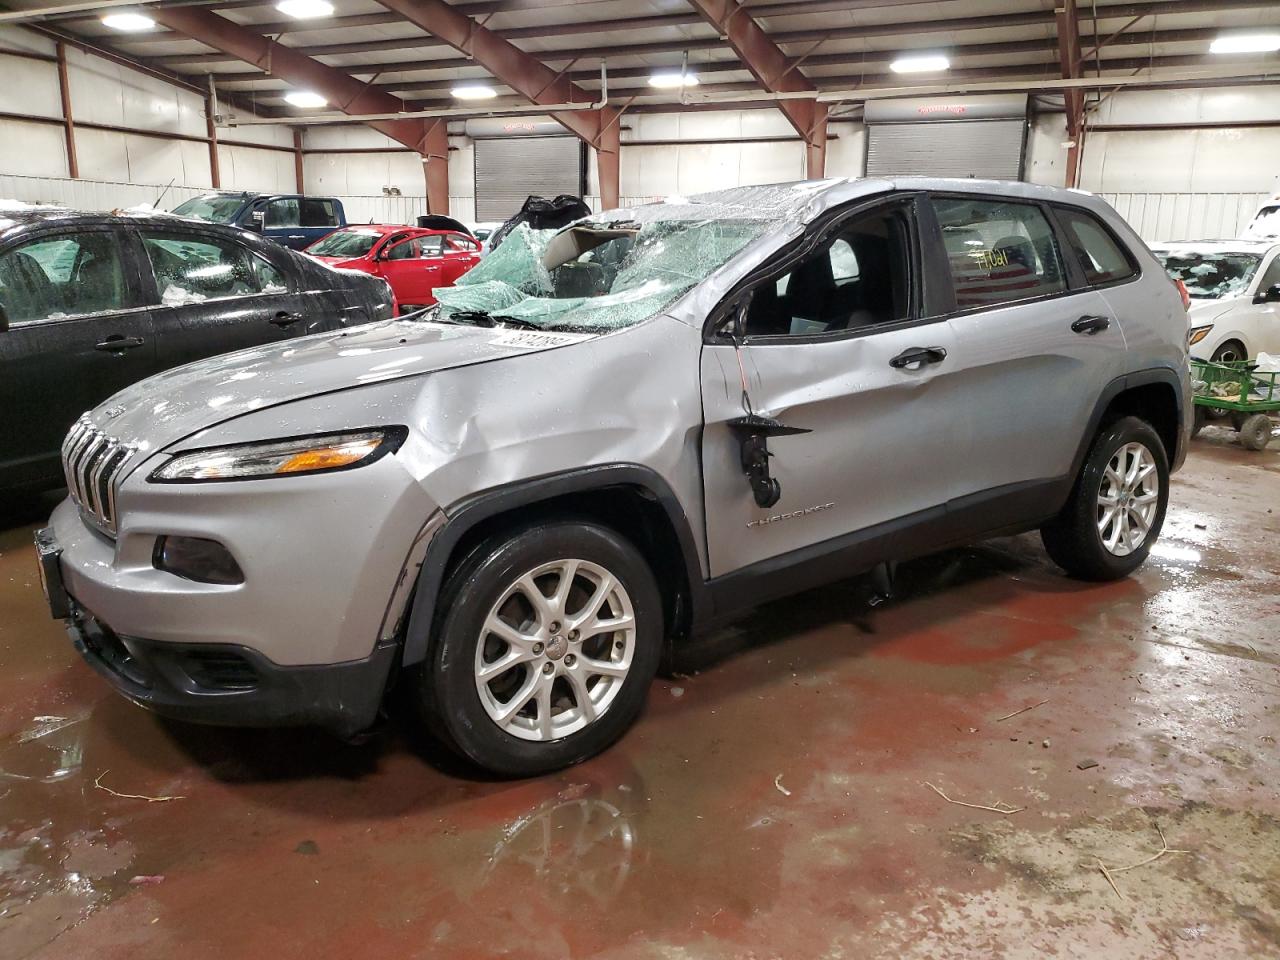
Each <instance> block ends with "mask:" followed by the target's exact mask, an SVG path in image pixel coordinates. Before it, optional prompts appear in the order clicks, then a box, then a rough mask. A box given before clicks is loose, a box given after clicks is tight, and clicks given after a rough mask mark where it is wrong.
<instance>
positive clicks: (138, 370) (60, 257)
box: [0, 227, 157, 486]
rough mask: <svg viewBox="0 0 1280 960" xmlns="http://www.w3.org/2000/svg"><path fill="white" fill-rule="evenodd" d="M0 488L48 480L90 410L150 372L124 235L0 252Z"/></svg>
mask: <svg viewBox="0 0 1280 960" xmlns="http://www.w3.org/2000/svg"><path fill="white" fill-rule="evenodd" d="M0 303H3V306H4V309H5V314H6V316H7V318H8V328H7V329H0V407H2V408H3V414H2V416H3V420H2V421H0V423H2V424H3V426H2V427H0V486H23V485H27V484H33V485H35V484H43V483H47V482H56V480H57V478H58V476H59V475H60V471H59V448H60V447H61V445H62V440H63V438H64V437H65V436H66V433H67V431H68V430H69V429H70V427H71V425H72V424H73V423H74V422H75V421H76V419H77V418H78V417H79V416H80V414H81V413H84V412H85V411H86V410H89V409H91V408H93V407H95V406H97V405H98V404H100V403H101V402H102V401H104V400H106V399H107V398H108V397H109V396H111V395H112V394H113V393H115V392H116V391H117V390H120V389H122V388H124V387H126V386H128V385H129V384H131V383H133V382H135V381H137V380H141V379H142V378H144V377H146V376H148V375H150V374H151V373H154V372H155V371H156V369H157V354H156V344H155V337H154V335H153V330H152V325H151V318H150V317H149V315H148V313H147V310H146V308H145V306H143V297H142V295H141V281H140V277H139V271H138V265H137V257H136V252H135V250H134V247H133V245H132V238H131V237H130V236H129V235H128V233H127V231H126V232H117V231H113V230H111V229H110V228H105V227H104V228H98V229H69V230H58V231H53V232H50V233H46V234H42V235H41V236H39V237H36V238H33V239H28V240H25V241H23V242H20V243H17V244H15V245H13V246H11V247H9V248H8V249H6V250H4V251H3V252H2V253H0Z"/></svg>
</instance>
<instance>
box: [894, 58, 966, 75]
mask: <svg viewBox="0 0 1280 960" xmlns="http://www.w3.org/2000/svg"><path fill="white" fill-rule="evenodd" d="M950 68H951V61H950V60H948V59H947V58H946V57H944V56H942V55H940V54H928V55H926V56H909V57H899V58H898V59H897V60H895V61H893V63H891V64H889V69H890V70H892V71H893V72H894V73H937V72H938V71H940V70H948V69H950Z"/></svg>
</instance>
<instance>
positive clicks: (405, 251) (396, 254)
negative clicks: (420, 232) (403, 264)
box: [386, 239, 421, 260]
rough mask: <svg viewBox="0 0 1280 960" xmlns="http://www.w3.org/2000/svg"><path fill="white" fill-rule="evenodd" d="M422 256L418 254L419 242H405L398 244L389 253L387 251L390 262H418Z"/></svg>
mask: <svg viewBox="0 0 1280 960" xmlns="http://www.w3.org/2000/svg"><path fill="white" fill-rule="evenodd" d="M419 256H421V254H419V253H418V241H417V240H412V239H410V240H403V241H401V242H400V243H397V244H396V245H395V246H393V247H392V248H391V249H390V250H389V251H387V256H386V259H388V260H416V259H417V258H418V257H419Z"/></svg>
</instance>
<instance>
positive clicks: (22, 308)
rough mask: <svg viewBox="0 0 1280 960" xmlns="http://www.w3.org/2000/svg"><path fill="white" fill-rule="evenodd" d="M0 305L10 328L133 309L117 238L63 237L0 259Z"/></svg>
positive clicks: (93, 234) (99, 234) (92, 234)
mask: <svg viewBox="0 0 1280 960" xmlns="http://www.w3.org/2000/svg"><path fill="white" fill-rule="evenodd" d="M0 302H3V303H4V307H5V311H6V312H7V313H8V315H9V322H10V323H12V324H19V323H35V322H38V321H41V320H59V319H62V318H65V317H79V316H87V315H91V314H95V313H107V312H109V311H113V310H123V309H126V308H128V307H134V306H138V304H137V303H135V302H134V301H133V297H132V294H131V292H130V290H129V284H128V282H127V280H126V277H125V272H124V266H123V264H122V263H121V260H120V243H119V240H118V238H117V237H115V236H113V235H112V234H110V233H106V232H90V233H67V234H60V235H59V236H57V237H55V238H51V239H47V240H32V241H29V242H27V243H24V244H22V245H20V246H18V247H15V248H13V249H12V250H9V251H7V252H6V253H4V254H3V255H0Z"/></svg>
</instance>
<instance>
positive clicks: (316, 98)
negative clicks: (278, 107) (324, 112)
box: [284, 90, 329, 109]
mask: <svg viewBox="0 0 1280 960" xmlns="http://www.w3.org/2000/svg"><path fill="white" fill-rule="evenodd" d="M284 102H285V103H291V104H293V105H294V106H295V107H306V108H307V109H315V108H316V107H325V106H328V105H329V101H328V100H326V99H325V98H324V97H322V96H320V94H318V93H312V92H311V91H310V90H291V91H289V92H288V93H286V94H285V95H284Z"/></svg>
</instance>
